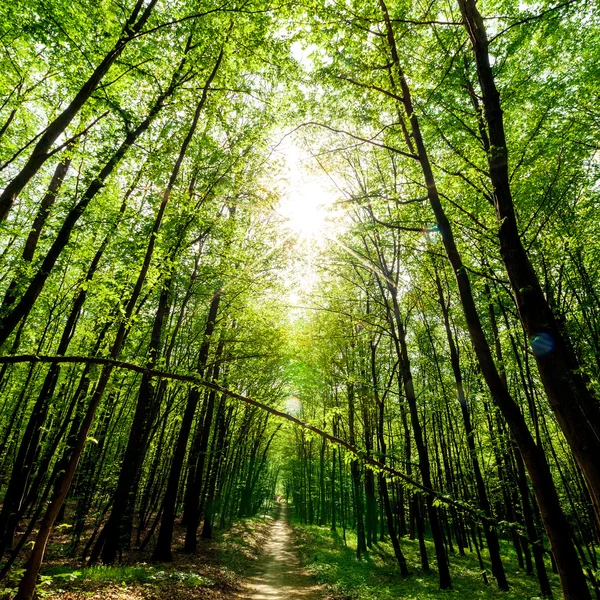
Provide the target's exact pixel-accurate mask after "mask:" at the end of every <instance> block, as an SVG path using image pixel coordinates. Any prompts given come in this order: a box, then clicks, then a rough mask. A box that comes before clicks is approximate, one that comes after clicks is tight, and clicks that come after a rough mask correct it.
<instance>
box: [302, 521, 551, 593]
mask: <svg viewBox="0 0 600 600" xmlns="http://www.w3.org/2000/svg"><path fill="white" fill-rule="evenodd" d="M292 529H293V535H294V537H295V539H296V543H297V547H298V549H299V550H300V554H301V561H302V564H303V565H304V567H305V568H306V569H307V570H308V572H309V573H310V574H311V575H312V576H313V577H315V578H316V580H317V581H318V582H319V583H321V584H323V585H324V586H325V589H326V590H327V594H328V596H325V597H327V598H330V599H331V600H398V599H399V598H401V599H402V600H441V599H443V598H446V599H448V600H449V599H450V598H454V599H456V600H480V599H481V600H483V599H486V600H488V599H489V600H500V599H502V600H541V594H540V588H539V585H538V582H537V578H536V577H535V575H527V573H526V572H525V570H524V569H521V568H520V567H519V564H518V561H517V557H516V554H515V551H514V549H513V547H512V544H510V543H509V542H507V541H505V540H501V542H500V543H501V549H502V560H503V563H504V568H505V570H506V576H507V579H508V582H509V585H510V590H509V591H508V592H503V591H501V590H499V589H498V586H497V585H496V583H495V580H494V579H493V577H492V576H491V574H490V573H489V564H486V567H487V569H486V571H487V578H488V584H486V583H484V581H483V577H482V572H481V568H480V566H479V563H478V561H477V558H476V556H475V554H474V553H471V552H469V550H468V549H466V550H465V554H464V555H463V556H461V555H459V553H458V552H457V551H456V552H454V553H450V555H449V561H450V573H451V575H452V589H450V590H440V589H439V585H438V577H437V571H436V569H435V558H434V557H435V553H434V548H433V542H432V541H430V540H427V539H426V541H425V544H426V546H427V552H428V555H429V560H430V565H431V570H430V571H428V572H425V571H423V570H422V569H421V568H420V559H419V548H418V541H417V540H409V539H407V538H404V537H403V538H402V539H401V540H400V543H401V545H402V550H403V552H404V555H405V557H406V560H407V563H408V565H409V569H410V571H411V575H410V576H409V577H406V578H403V577H401V576H400V573H399V569H398V564H397V562H396V559H395V557H394V552H393V549H392V546H391V544H390V543H389V542H388V541H384V542H381V541H379V542H377V543H375V544H374V545H373V547H372V549H371V550H370V551H369V552H368V553H366V554H364V555H363V557H362V559H361V560H358V559H357V558H356V534H355V532H354V531H351V530H347V531H346V536H345V537H346V539H345V540H344V535H343V532H342V531H341V530H338V531H331V529H330V528H329V527H320V526H317V525H306V524H303V525H301V524H300V523H298V522H294V520H292ZM455 550H456V549H455ZM482 556H483V558H484V561H487V558H488V557H487V556H485V551H484V555H482ZM546 566H547V569H548V576H549V578H550V583H551V585H552V589H553V591H554V598H555V599H559V598H562V594H561V592H560V590H561V588H560V582H559V579H558V576H557V575H555V574H554V573H552V571H551V565H550V561H549V560H548V561H547V565H546Z"/></svg>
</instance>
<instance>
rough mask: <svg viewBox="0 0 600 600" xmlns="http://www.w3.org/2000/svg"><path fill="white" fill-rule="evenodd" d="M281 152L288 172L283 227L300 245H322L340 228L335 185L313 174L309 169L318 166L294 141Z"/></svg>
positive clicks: (280, 208) (279, 209)
mask: <svg viewBox="0 0 600 600" xmlns="http://www.w3.org/2000/svg"><path fill="white" fill-rule="evenodd" d="M279 151H280V152H281V154H282V155H283V158H284V160H285V166H286V170H287V186H286V187H287V191H286V193H285V194H284V195H283V197H282V199H281V201H280V203H279V206H278V207H277V213H278V214H279V215H280V216H281V217H282V218H283V227H284V228H285V229H288V230H289V231H290V232H291V233H292V234H294V235H295V236H296V238H297V239H298V241H299V242H307V243H308V245H309V246H310V245H312V244H313V243H316V244H317V245H320V246H322V245H323V244H324V242H325V240H326V239H328V238H331V237H333V236H335V234H336V233H337V231H338V229H339V218H337V217H338V216H339V215H337V214H336V211H335V210H334V209H335V201H336V199H337V195H336V190H335V189H334V186H333V183H332V182H331V180H330V179H329V178H328V177H327V175H325V174H323V173H317V174H315V173H314V172H310V171H309V166H313V167H314V166H315V165H314V164H312V165H311V163H312V160H311V157H310V155H309V154H307V153H306V152H303V151H302V150H300V149H299V148H298V147H297V146H296V145H295V144H293V143H292V142H289V141H286V142H285V143H283V144H282V146H281V148H280V149H279Z"/></svg>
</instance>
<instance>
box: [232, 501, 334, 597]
mask: <svg viewBox="0 0 600 600" xmlns="http://www.w3.org/2000/svg"><path fill="white" fill-rule="evenodd" d="M288 513H289V507H288V506H287V505H286V504H282V505H281V507H280V513H279V518H278V519H277V521H276V522H275V524H274V525H273V528H272V530H271V535H270V538H269V541H268V542H267V545H266V547H265V549H264V555H263V559H262V565H261V567H262V568H261V569H260V571H259V572H258V573H257V574H256V575H255V576H254V577H251V578H250V579H249V581H248V583H247V584H246V589H245V590H244V592H243V593H242V595H241V598H242V599H243V600H286V599H291V600H318V599H322V598H325V597H326V594H325V592H324V591H323V590H322V588H320V587H319V586H317V585H315V583H314V582H313V581H312V580H311V578H310V576H309V575H308V574H307V573H306V572H305V571H304V570H303V569H302V567H301V565H300V559H299V556H298V551H297V550H296V546H295V540H294V538H293V536H292V532H291V530H290V526H289V525H288Z"/></svg>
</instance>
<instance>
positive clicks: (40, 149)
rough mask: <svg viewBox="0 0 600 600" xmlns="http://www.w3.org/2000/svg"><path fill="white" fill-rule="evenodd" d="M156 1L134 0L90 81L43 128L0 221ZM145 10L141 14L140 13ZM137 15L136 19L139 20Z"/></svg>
mask: <svg viewBox="0 0 600 600" xmlns="http://www.w3.org/2000/svg"><path fill="white" fill-rule="evenodd" d="M157 1H158V0H150V1H149V2H148V4H147V5H146V6H145V7H144V0H137V2H136V5H135V8H134V9H133V12H132V13H131V15H130V16H129V18H128V19H127V22H126V23H125V26H124V27H123V31H122V33H121V35H120V36H119V39H118V40H117V43H116V44H115V45H114V46H113V48H112V49H111V50H110V52H109V53H108V54H107V55H106V56H105V57H104V59H103V60H102V62H101V63H100V64H99V65H98V66H97V67H96V69H94V72H93V73H92V74H91V76H90V78H89V79H88V80H87V81H86V82H85V83H84V84H83V86H82V87H81V88H80V90H79V92H77V94H76V95H75V97H74V98H73V100H71V103H70V104H69V105H68V106H67V107H66V108H65V110H64V111H63V112H62V113H60V115H58V116H57V117H56V118H55V119H54V121H52V123H50V125H48V127H46V129H45V131H44V133H43V135H42V137H41V138H40V139H39V141H38V143H37V144H36V145H35V148H34V149H33V152H32V153H31V155H30V156H29V158H28V159H27V162H26V163H25V165H24V166H23V168H22V169H21V170H20V171H19V173H17V175H15V177H13V179H12V181H11V182H10V183H9V184H8V185H7V186H6V188H5V189H4V191H3V192H2V194H0V222H1V221H4V219H6V216H7V215H8V213H9V211H10V209H11V208H12V205H13V203H14V201H15V199H16V198H17V196H18V195H19V194H20V192H21V190H22V189H23V188H24V187H25V186H26V185H27V183H28V182H29V181H30V179H31V178H32V177H33V176H34V175H35V174H36V173H37V172H38V171H39V170H40V168H41V167H42V165H43V164H44V163H45V162H46V161H47V160H48V158H50V156H52V154H53V153H52V152H51V151H50V149H51V148H52V145H53V144H54V142H55V141H56V140H57V139H58V137H59V136H60V135H61V134H62V133H63V132H64V131H65V129H66V128H67V127H68V126H69V124H70V123H71V121H72V120H73V119H74V118H75V115H77V113H78V112H79V110H80V109H81V107H82V106H83V105H84V104H85V103H86V101H87V100H88V99H89V98H90V96H91V95H92V94H93V93H94V90H96V88H97V87H98V84H99V83H100V82H101V81H102V79H103V78H104V76H105V75H106V74H107V73H108V70H109V69H110V67H111V66H112V65H113V64H114V62H115V61H116V60H117V59H118V58H119V56H120V55H121V54H122V52H123V50H124V49H125V46H126V45H127V44H128V43H129V42H130V41H131V40H133V39H135V38H136V37H137V35H138V34H139V33H140V31H141V29H142V27H143V26H144V25H145V24H146V22H147V21H148V19H149V17H150V15H151V13H152V11H153V9H154V6H155V5H156V3H157ZM142 8H143V9H144V11H143V12H142V14H141V15H139V13H140V11H141V10H142ZM138 15H139V18H138Z"/></svg>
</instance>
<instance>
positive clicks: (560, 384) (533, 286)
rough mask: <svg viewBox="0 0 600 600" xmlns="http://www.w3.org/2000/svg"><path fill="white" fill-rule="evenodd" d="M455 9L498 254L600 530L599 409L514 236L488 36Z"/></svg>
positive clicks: (471, 8) (464, 3) (467, 8)
mask: <svg viewBox="0 0 600 600" xmlns="http://www.w3.org/2000/svg"><path fill="white" fill-rule="evenodd" d="M459 5H460V10H461V13H462V16H463V22H464V25H465V28H466V29H467V32H468V34H469V38H470V40H471V44H472V46H473V51H474V54H475V61H476V64H477V74H478V78H479V85H480V88H481V93H482V101H483V108H484V118H485V121H486V124H487V131H488V135H489V144H490V151H489V152H488V154H487V155H488V165H489V175H490V180H491V182H492V187H493V201H494V205H495V208H496V214H497V217H498V222H499V227H498V237H499V240H500V254H501V255H502V260H503V262H504V265H505V267H506V272H507V273H508V278H509V280H510V284H511V288H512V290H513V293H514V295H515V299H516V302H517V309H518V313H519V318H520V320H521V323H522V324H523V327H524V329H525V332H526V333H527V336H528V337H529V341H530V345H531V348H532V350H533V353H534V355H535V360H536V363H537V366H538V370H539V373H540V378H541V380H542V383H543V385H544V389H545V390H546V395H547V396H548V401H549V403H550V406H551V407H552V410H553V411H554V414H555V415H556V419H557V421H558V423H559V424H560V427H561V429H562V431H563V433H564V434H565V437H566V438H567V440H568V442H569V445H570V447H571V449H572V451H573V454H574V455H575V458H576V459H577V462H578V464H579V466H580V468H581V470H582V471H583V473H584V476H585V478H586V482H587V485H588V488H589V490H590V495H591V498H592V502H593V505H594V513H595V516H596V521H597V523H598V524H599V525H600V461H599V460H598V456H600V406H599V404H598V400H597V399H596V398H595V397H594V396H593V393H592V392H591V391H590V389H589V388H588V386H587V385H586V381H585V379H584V377H583V376H582V375H581V365H580V364H579V361H578V359H577V356H576V355H575V352H574V351H573V349H572V347H571V345H570V344H569V342H568V340H567V339H565V337H564V335H563V333H562V331H561V328H560V326H559V324H558V322H557V320H556V317H555V316H554V313H553V311H552V309H551V308H550V305H549V304H548V301H547V299H546V297H545V296H544V293H543V291H542V287H541V285H540V282H539V279H538V277H537V274H536V273H535V270H534V269H533V266H532V264H531V261H530V260H529V256H528V254H527V251H526V250H525V248H524V246H523V242H522V240H521V236H520V235H519V229H518V225H517V219H516V214H515V208H514V203H513V198H512V192H511V187H510V178H509V172H508V148H507V141H506V134H505V131H504V120H503V117H502V108H501V105H500V95H499V93H498V90H497V88H496V83H495V80H494V74H493V71H492V67H491V65H490V58H489V54H488V47H489V40H488V37H487V32H486V30H485V25H484V22H483V19H482V17H481V14H480V13H479V10H478V9H477V5H476V4H475V1H474V0H459Z"/></svg>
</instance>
